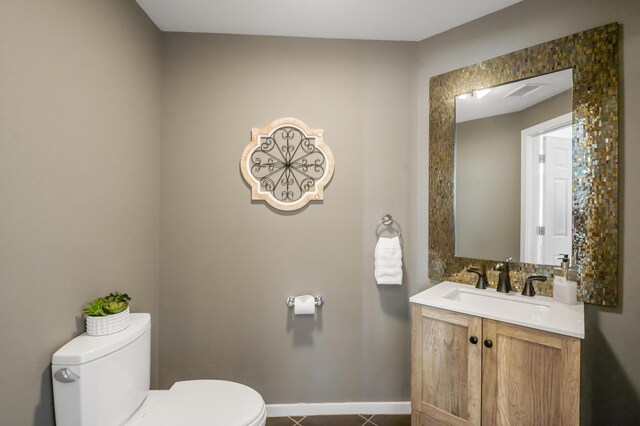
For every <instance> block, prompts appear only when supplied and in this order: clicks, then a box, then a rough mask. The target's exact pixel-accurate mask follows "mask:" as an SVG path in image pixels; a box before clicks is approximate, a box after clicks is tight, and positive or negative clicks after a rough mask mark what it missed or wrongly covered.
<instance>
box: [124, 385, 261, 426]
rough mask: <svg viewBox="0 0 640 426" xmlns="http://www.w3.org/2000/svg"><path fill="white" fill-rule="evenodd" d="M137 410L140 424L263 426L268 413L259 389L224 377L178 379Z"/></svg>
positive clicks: (142, 425)
mask: <svg viewBox="0 0 640 426" xmlns="http://www.w3.org/2000/svg"><path fill="white" fill-rule="evenodd" d="M140 411H142V412H140ZM136 414H137V415H136V416H134V417H136V418H137V419H140V420H137V421H136V422H135V424H136V425H140V426H151V425H153V426H175V425H189V426H198V425H211V426H217V425H220V426H223V425H224V426H263V425H264V424H265V422H266V417H267V411H266V408H265V405H264V400H263V399H262V397H261V396H260V394H259V393H258V392H256V391H255V390H253V389H251V388H250V387H248V386H245V385H241V384H239V383H234V382H227V381H224V380H189V381H185V382H176V383H175V384H174V385H173V386H172V387H171V389H170V390H168V391H165V392H162V395H160V396H159V395H157V394H156V395H154V401H153V403H150V404H146V403H145V404H143V406H142V407H141V408H140V410H139V412H138V413H136ZM138 422H139V423H138ZM128 424H130V423H128Z"/></svg>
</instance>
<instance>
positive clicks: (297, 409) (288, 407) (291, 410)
mask: <svg viewBox="0 0 640 426" xmlns="http://www.w3.org/2000/svg"><path fill="white" fill-rule="evenodd" d="M340 414H411V403H410V402H409V401H400V402H328V403H324V402H323V403H312V404H306V403H300V404H267V417H285V416H327V415H340Z"/></svg>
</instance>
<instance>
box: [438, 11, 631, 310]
mask: <svg viewBox="0 0 640 426" xmlns="http://www.w3.org/2000/svg"><path fill="white" fill-rule="evenodd" d="M619 34H620V29H619V26H618V24H616V23H613V24H609V25H605V26H602V27H598V28H594V29H591V30H588V31H583V32H580V33H577V34H572V35H570V36H567V37H563V38H560V39H557V40H552V41H549V42H546V43H542V44H539V45H536V46H531V47H528V48H526V49H522V50H519V51H516V52H513V53H509V54H507V55H504V56H500V57H497V58H493V59H489V60H486V61H484V62H481V63H478V64H474V65H470V66H468V67H465V68H461V69H458V70H454V71H451V72H448V73H445V74H441V75H438V76H435V77H432V78H431V79H430V81H429V261H428V262H429V263H428V273H429V278H431V279H434V280H450V281H456V282H462V283H467V284H474V283H475V277H474V275H473V274H470V273H468V272H466V269H467V268H468V267H470V266H476V267H481V268H486V269H487V270H491V269H493V268H494V267H495V266H496V263H497V262H496V261H498V260H503V259H504V258H505V257H506V256H510V257H515V258H517V259H518V261H516V262H514V263H512V265H511V274H510V275H511V282H512V284H513V286H514V287H515V289H516V290H518V289H520V288H521V286H522V285H523V283H524V280H525V279H526V277H527V276H529V275H533V274H536V275H546V276H548V277H550V276H551V275H552V271H553V267H552V266H551V263H553V262H552V260H553V259H551V260H550V259H549V258H548V257H547V254H548V253H547V254H545V253H544V251H542V250H537V251H536V250H534V249H533V248H534V245H535V244H539V243H540V239H539V238H537V237H536V235H533V236H532V237H533V238H530V239H528V240H527V238H529V237H527V232H528V233H532V232H538V231H536V227H537V226H545V232H546V233H548V232H550V230H549V226H550V225H549V224H550V223H553V224H554V226H555V225H564V227H565V237H566V238H567V239H568V240H570V241H571V250H570V253H571V258H572V261H573V263H574V264H575V265H577V266H578V268H579V274H580V283H579V289H578V292H579V297H580V298H581V299H582V300H583V301H585V302H588V303H595V304H599V305H607V306H615V305H616V304H617V301H618V44H619ZM565 70H569V71H570V72H571V73H572V74H571V81H572V87H571V91H570V94H571V113H572V115H571V118H570V119H568V122H570V123H571V156H570V159H571V165H570V169H571V182H570V184H569V182H568V181H567V178H566V176H565V177H564V178H563V179H565V182H564V187H563V186H562V185H563V184H561V183H559V184H558V188H546V189H545V188H543V187H542V185H543V183H545V182H546V181H543V180H540V179H539V178H538V180H537V181H538V182H539V185H538V186H537V187H536V186H535V181H536V178H535V177H531V179H533V182H530V185H531V187H532V188H533V191H532V192H531V195H530V196H529V195H527V194H529V192H528V191H526V190H525V191H522V189H521V188H522V184H523V182H522V181H523V179H525V183H526V179H527V178H526V176H527V174H526V172H525V178H523V177H522V170H520V177H519V178H518V177H515V178H514V177H509V178H507V177H506V173H507V169H509V168H510V167H513V168H514V169H515V168H516V166H517V165H518V164H521V163H522V157H523V153H525V154H527V153H526V151H527V150H528V149H529V148H528V147H529V146H531V147H533V148H531V151H532V152H531V153H529V154H530V155H529V156H530V158H531V159H532V161H533V160H535V156H536V148H535V147H536V145H535V144H529V145H527V144H525V149H524V150H523V149H522V148H520V159H518V154H517V150H514V151H516V153H515V154H513V155H515V157H516V159H515V160H513V159H512V160H509V159H500V158H499V157H498V153H500V154H502V150H501V149H498V148H488V149H482V148H481V147H482V146H484V145H482V144H481V143H480V142H477V143H473V142H472V147H473V148H477V149H479V151H481V152H482V154H483V155H484V157H481V156H480V152H478V153H477V155H476V153H473V152H472V153H470V154H468V155H467V157H468V158H469V160H464V159H462V158H461V159H460V161H456V156H460V157H463V156H464V155H466V154H464V152H462V150H463V149H464V148H462V145H461V144H458V142H457V139H458V138H460V139H462V138H463V133H464V131H465V130H464V129H463V125H464V123H465V122H466V121H469V120H463V119H461V118H460V117H463V116H464V115H463V112H462V111H456V96H458V95H462V94H472V93H473V92H474V91H475V92H476V93H480V91H482V90H484V89H487V88H492V89H493V90H498V89H499V88H501V87H503V86H504V85H507V84H510V83H514V82H517V83H520V85H522V83H523V82H526V80H527V79H532V78H539V77H544V76H551V74H552V73H557V72H559V71H565ZM561 93H562V92H560V93H559V94H561ZM534 94H535V92H532V93H531V96H533V95H534ZM486 96H489V95H486ZM550 99H551V98H550ZM550 99H548V100H547V101H549V102H550ZM476 100H478V101H480V99H476ZM544 102H546V101H543V104H544ZM532 108H536V107H532ZM480 109H485V108H480ZM539 109H540V110H542V111H544V112H548V111H547V108H545V107H544V106H541V107H539ZM506 114H510V113H507V112H501V113H499V116H503V115H506ZM552 115H553V116H555V117H556V118H557V119H558V120H562V118H559V117H566V115H560V116H558V115H556V113H555V112H554V114H552ZM499 116H498V117H499ZM456 117H458V118H459V119H460V128H459V129H458V128H457V126H456ZM494 118H496V117H494ZM549 120H554V118H550V119H549ZM549 120H547V121H549ZM540 122H545V121H543V120H542V121H540ZM527 129H529V130H528V131H529V132H530V133H529V134H525V136H524V137H525V139H526V138H527V137H530V138H535V137H537V136H540V135H542V136H543V137H548V139H547V140H545V141H543V142H544V146H542V147H540V143H539V144H538V145H537V146H538V148H537V155H540V154H544V155H547V154H548V153H549V150H550V147H552V143H554V142H553V141H552V140H551V138H553V137H557V136H560V137H561V138H563V137H565V136H567V130H566V129H561V130H560V128H558V129H555V130H560V135H558V134H552V133H550V131H547V130H548V129H547V130H540V129H539V128H536V124H535V123H534V124H531V125H530V126H529V127H527V125H524V126H520V129H519V131H520V144H521V146H522V138H523V136H522V134H523V131H524V130H527ZM532 129H533V130H532ZM551 130H554V129H551ZM472 133H474V134H476V135H477V134H479V131H475V130H474V131H472ZM489 139H490V142H497V141H496V140H491V139H497V137H496V138H492V137H489ZM565 139H566V138H565ZM461 143H462V142H461ZM516 144H517V142H516ZM458 146H459V147H460V149H461V152H460V153H457V152H456V149H457V147H458ZM504 151H505V153H506V149H505V150H504ZM565 151H566V150H565ZM512 158H513V157H512ZM565 159H566V161H564V165H565V168H568V163H569V161H568V158H565ZM465 161H466V164H465ZM525 165H526V164H525ZM468 167H471V168H472V170H471V171H469V170H467V168H468ZM534 167H535V164H534ZM463 168H464V170H462V169H463ZM473 168H475V170H476V171H475V172H474V171H473V170H474V169H473ZM463 173H467V174H468V175H469V176H471V178H473V180H472V181H470V182H471V183H467V186H468V187H470V188H468V189H467V190H466V194H467V195H465V194H464V190H463V188H462V186H461V185H462V179H463V177H462V174H463ZM515 173H516V175H517V173H518V172H515ZM545 173H547V174H550V171H549V170H548V169H545ZM492 174H495V175H496V176H497V180H494V181H493V182H491V181H489V182H488V183H487V182H481V178H485V179H486V178H488V177H491V175H492ZM471 178H469V179H471ZM550 182H555V180H554V179H551V180H550ZM481 185H485V187H484V188H482V189H480V186H481ZM507 186H513V188H510V191H511V193H510V194H509V193H507V191H506V189H505V188H506V187H507ZM518 186H520V191H519V192H518ZM569 187H570V192H568V191H569ZM536 188H537V189H536ZM562 188H564V189H562ZM552 189H554V190H555V189H558V190H557V191H556V192H555V193H554V192H553V191H552ZM458 190H460V191H462V192H461V193H460V194H458V193H457V191H458ZM541 191H542V192H543V195H544V192H545V191H546V193H547V194H564V199H565V200H564V201H563V202H562V203H557V205H558V206H564V207H561V208H556V209H552V210H551V211H552V212H554V213H553V214H551V217H550V218H547V219H545V220H544V221H543V222H541V221H540V220H541V218H542V216H543V215H544V214H545V213H544V210H543V213H539V214H538V216H537V217H536V215H535V214H533V215H532V217H533V219H531V222H532V225H533V227H531V226H529V225H527V226H526V227H525V228H526V230H525V231H524V232H523V231H522V229H523V227H521V226H520V224H521V223H522V222H523V219H522V212H523V210H531V211H532V212H533V213H535V210H536V209H535V207H531V206H528V207H527V204H526V203H527V202H531V203H533V204H532V205H533V206H540V203H539V202H538V201H539V200H538V201H536V200H535V197H536V195H535V194H540V192H541ZM468 196H472V197H476V198H475V199H474V198H471V201H468V199H467V198H466V197H468ZM556 198H557V199H556V200H555V201H558V200H559V199H560V198H563V197H560V196H559V195H558V197H556ZM566 199H570V200H571V208H570V209H569V206H568V205H567V204H566V203H565V202H566ZM527 200H528V201H527ZM465 203H466V204H465ZM509 203H511V204H509ZM536 203H538V204H536ZM543 203H547V204H548V203H549V201H548V200H546V201H545V200H543ZM523 204H524V205H525V208H523V207H522V205H523ZM485 209H486V211H485ZM491 209H494V210H493V214H494V215H495V214H497V213H496V212H500V213H506V214H508V215H509V216H508V217H509V218H510V219H513V223H514V224H512V225H509V226H507V223H506V221H504V220H501V221H494V222H493V223H492V222H491V220H490V219H491V218H490V217H489V218H487V217H485V218H481V219H478V217H479V216H481V214H485V213H487V212H491V211H492V210H491ZM563 209H564V210H563ZM468 212H470V213H471V216H470V219H469V220H471V221H473V220H475V222H471V223H466V224H465V218H464V215H465V214H467V213H468ZM488 215H489V216H491V213H488ZM518 216H520V218H518ZM525 222H526V220H525ZM536 222H538V223H536ZM507 228H512V229H514V231H512V232H507ZM532 230H533V231H532ZM555 231H556V230H555V229H554V230H553V232H555ZM468 232H471V234H468ZM474 232H475V233H476V234H474ZM569 232H570V234H569ZM503 234H504V235H509V234H510V237H509V238H511V242H510V243H506V242H498V243H496V244H494V245H495V246H496V251H493V252H492V251H491V250H490V247H489V246H490V245H491V244H493V243H494V242H495V241H496V240H497V239H498V238H499V237H502V236H503ZM474 235H479V236H477V237H476V236H474ZM569 235H570V236H569ZM465 238H467V240H469V239H471V240H473V239H474V238H477V239H480V238H483V239H482V240H480V243H475V245H474V244H471V243H469V241H466V242H465ZM509 244H510V245H509ZM507 246H508V247H507ZM505 247H507V248H505ZM527 247H529V248H527ZM499 250H503V251H499ZM527 250H529V252H527ZM563 250H564V249H563ZM552 251H553V252H554V253H552V254H556V252H555V251H556V249H553V250H552ZM558 252H559V250H558ZM530 256H532V257H530ZM491 275H493V274H491ZM491 275H489V281H490V284H492V276H491ZM494 285H495V284H494ZM551 289H552V282H551V280H548V281H547V282H546V283H543V284H541V285H539V286H536V293H537V294H541V295H547V296H549V295H551Z"/></svg>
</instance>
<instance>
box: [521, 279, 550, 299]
mask: <svg viewBox="0 0 640 426" xmlns="http://www.w3.org/2000/svg"><path fill="white" fill-rule="evenodd" d="M546 280H547V277H545V276H544V275H531V276H530V277H529V278H527V279H526V280H525V282H524V287H523V288H522V295H523V296H529V297H533V296H535V295H536V291H535V290H534V288H533V282H534V281H541V282H543V281H546Z"/></svg>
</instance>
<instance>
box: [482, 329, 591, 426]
mask: <svg viewBox="0 0 640 426" xmlns="http://www.w3.org/2000/svg"><path fill="white" fill-rule="evenodd" d="M483 337H484V342H483V343H484V344H483V354H482V362H483V363H482V424H483V426H488V425H517V426H527V425H532V426H543V425H554V426H555V425H578V424H579V420H580V412H579V409H580V407H579V402H580V341H579V339H576V338H572V337H567V336H560V335H557V334H553V333H547V332H544V331H540V330H534V329H531V328H526V327H519V326H515V325H510V324H505V323H501V322H498V321H492V320H487V319H485V320H484V321H483ZM489 341H490V344H489ZM488 346H490V347H488Z"/></svg>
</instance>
